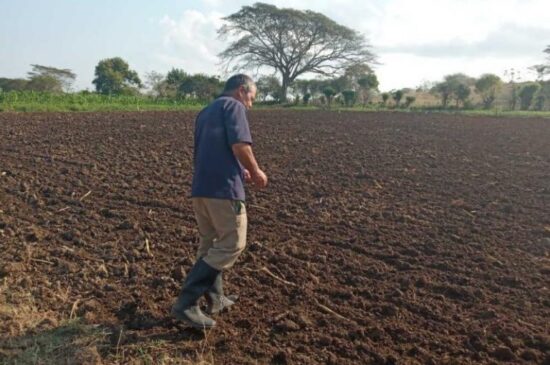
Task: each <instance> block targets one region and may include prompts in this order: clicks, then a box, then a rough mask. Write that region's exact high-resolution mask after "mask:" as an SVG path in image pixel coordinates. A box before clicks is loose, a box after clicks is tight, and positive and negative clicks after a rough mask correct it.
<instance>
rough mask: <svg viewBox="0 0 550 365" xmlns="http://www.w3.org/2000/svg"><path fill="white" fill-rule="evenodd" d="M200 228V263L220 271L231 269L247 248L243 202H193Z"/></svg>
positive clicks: (206, 200) (201, 199) (195, 200)
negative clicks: (201, 259) (202, 261)
mask: <svg viewBox="0 0 550 365" xmlns="http://www.w3.org/2000/svg"><path fill="white" fill-rule="evenodd" d="M192 201H193V209H194V211H195V218H196V219H197V224H198V226H199V235H200V244H199V250H198V252H197V260H198V259H200V258H201V257H202V258H203V260H204V261H205V262H206V263H207V264H208V265H210V266H212V267H213V268H215V269H217V270H225V269H229V268H230V267H232V266H233V265H234V264H235V261H237V258H238V257H239V255H240V254H241V253H242V252H243V250H244V248H245V246H246V225H247V218H246V208H245V205H244V202H242V201H238V200H228V199H210V198H192Z"/></svg>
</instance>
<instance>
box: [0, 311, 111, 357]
mask: <svg viewBox="0 0 550 365" xmlns="http://www.w3.org/2000/svg"><path fill="white" fill-rule="evenodd" d="M107 336H108V333H106V332H104V331H103V330H102V329H100V328H99V327H96V326H89V325H84V324H82V323H81V322H80V321H77V320H71V321H67V322H66V323H63V324H61V325H60V326H58V327H56V328H52V329H49V330H45V331H36V330H34V331H30V332H28V333H27V334H25V335H23V336H19V337H11V338H8V339H7V340H5V342H4V343H3V344H2V346H0V350H1V351H0V363H1V364H6V365H12V364H13V365H16V364H17V365H26V364H29V365H30V364H65V363H74V364H76V363H83V362H86V361H90V363H94V362H93V360H97V359H101V355H100V354H99V352H98V350H101V349H102V348H103V347H105V346H106V339H107Z"/></svg>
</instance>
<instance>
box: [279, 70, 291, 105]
mask: <svg viewBox="0 0 550 365" xmlns="http://www.w3.org/2000/svg"><path fill="white" fill-rule="evenodd" d="M289 85H290V78H289V76H288V75H285V74H283V82H282V84H281V103H286V101H287V98H286V92H287V90H288V86H289Z"/></svg>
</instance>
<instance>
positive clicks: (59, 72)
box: [28, 64, 76, 92]
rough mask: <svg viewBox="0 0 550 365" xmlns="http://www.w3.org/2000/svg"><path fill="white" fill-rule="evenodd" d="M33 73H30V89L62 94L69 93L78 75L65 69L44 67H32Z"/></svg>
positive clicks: (34, 65)
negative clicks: (63, 92)
mask: <svg viewBox="0 0 550 365" xmlns="http://www.w3.org/2000/svg"><path fill="white" fill-rule="evenodd" d="M31 67H32V71H30V72H28V76H29V84H28V88H29V89H31V90H37V91H51V92H62V91H69V90H70V88H71V85H72V83H73V81H74V80H75V79H76V74H75V73H74V72H72V71H71V70H69V69H67V68H65V69H60V68H55V67H51V66H43V65H36V64H33V65H31Z"/></svg>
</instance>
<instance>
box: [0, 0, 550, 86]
mask: <svg viewBox="0 0 550 365" xmlns="http://www.w3.org/2000/svg"><path fill="white" fill-rule="evenodd" d="M264 2H266V3H271V4H274V5H277V6H279V7H281V6H282V7H294V8H299V9H310V10H313V11H317V12H321V13H323V14H325V15H327V16H328V17H330V18H332V19H333V20H335V21H336V22H338V23H340V24H342V25H345V26H347V27H350V28H353V29H355V30H358V31H359V32H361V33H363V34H364V35H365V36H366V37H367V39H368V40H369V43H370V44H371V45H372V47H373V48H372V50H373V51H374V53H375V54H376V55H377V56H378V62H379V64H378V65H377V66H376V67H375V72H376V73H377V75H378V78H379V80H380V88H381V90H390V89H395V88H403V87H417V86H419V85H420V84H422V83H423V82H426V81H439V80H441V79H442V78H443V76H444V75H447V74H450V73H455V72H464V73H466V74H468V75H470V76H474V77H477V76H479V75H481V74H483V73H488V72H491V73H495V74H497V75H499V76H501V77H503V74H504V71H505V70H506V69H510V68H515V69H519V70H520V72H521V73H520V74H521V78H522V79H524V80H526V79H534V78H535V75H534V74H533V73H532V72H530V71H529V70H528V69H527V68H528V67H529V66H532V65H534V64H537V63H542V62H543V61H544V57H545V55H544V54H543V52H542V51H543V49H544V48H546V46H548V45H550V15H549V14H550V1H549V0H475V1H474V0H415V1H410V0H371V1H365V0H330V1H322V0H279V1H269V0H265V1H264ZM253 3H254V2H253V1H238V0H236V1H226V0H223V1H222V0H197V1H184V0H157V1H151V0H116V1H112V0H78V1H77V0H17V1H10V0H0V14H2V21H1V22H0V77H26V73H27V72H28V71H30V64H34V63H36V64H42V65H47V66H54V67H58V68H69V69H72V70H73V71H74V72H76V73H77V75H78V78H77V81H76V83H75V86H76V89H85V88H89V89H93V85H92V84H91V81H92V79H93V77H94V76H93V72H94V67H95V65H96V64H97V62H98V61H99V60H101V59H104V58H109V57H115V56H120V57H122V58H124V59H125V60H126V61H128V63H129V64H130V67H131V68H133V69H135V70H136V71H138V73H139V74H140V76H141V77H142V79H144V76H145V73H146V72H149V71H153V70H154V71H158V72H162V73H165V72H167V71H169V70H170V69H171V68H172V67H177V68H183V69H184V70H185V71H187V72H189V73H197V72H203V73H207V74H212V75H214V74H218V75H219V74H221V70H220V68H219V66H218V64H219V59H218V58H217V54H218V53H219V52H220V51H221V50H223V49H224V47H225V46H227V43H224V42H223V41H220V40H218V39H217V38H216V29H218V28H219V27H220V26H221V25H222V20H221V18H222V17H223V16H226V15H229V14H231V13H234V12H236V11H238V10H239V9H240V7H241V6H243V5H251V4H253Z"/></svg>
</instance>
